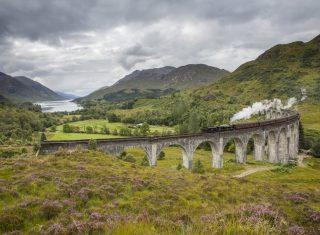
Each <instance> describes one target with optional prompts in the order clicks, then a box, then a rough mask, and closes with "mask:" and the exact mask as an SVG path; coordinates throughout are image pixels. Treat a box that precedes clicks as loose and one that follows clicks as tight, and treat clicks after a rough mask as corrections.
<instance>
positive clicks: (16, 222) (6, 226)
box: [0, 211, 24, 232]
mask: <svg viewBox="0 0 320 235" xmlns="http://www.w3.org/2000/svg"><path fill="white" fill-rule="evenodd" d="M23 226H24V220H23V218H22V217H21V216H20V215H19V214H17V213H15V212H11V211H8V212H7V211H4V212H3V213H2V214H1V215H0V231H2V232H9V231H14V230H18V229H21V228H22V227H23Z"/></svg>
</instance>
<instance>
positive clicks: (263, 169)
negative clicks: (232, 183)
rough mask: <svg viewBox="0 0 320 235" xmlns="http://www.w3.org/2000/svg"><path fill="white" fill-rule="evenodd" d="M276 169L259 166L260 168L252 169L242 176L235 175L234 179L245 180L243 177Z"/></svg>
mask: <svg viewBox="0 0 320 235" xmlns="http://www.w3.org/2000/svg"><path fill="white" fill-rule="evenodd" d="M274 168H276V166H258V167H254V168H250V169H248V170H246V171H244V172H242V173H241V174H239V175H235V176H233V177H234V178H243V177H246V176H248V175H251V174H253V173H256V172H258V171H267V170H272V169H274Z"/></svg>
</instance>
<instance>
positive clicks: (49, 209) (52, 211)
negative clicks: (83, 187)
mask: <svg viewBox="0 0 320 235" xmlns="http://www.w3.org/2000/svg"><path fill="white" fill-rule="evenodd" d="M39 210H40V213H41V214H42V216H44V217H45V218H46V219H51V218H53V217H55V216H57V215H58V214H59V213H60V212H61V210H62V204H61V203H60V202H59V201H49V200H46V201H45V202H44V203H43V204H42V206H41V207H40V209H39Z"/></svg>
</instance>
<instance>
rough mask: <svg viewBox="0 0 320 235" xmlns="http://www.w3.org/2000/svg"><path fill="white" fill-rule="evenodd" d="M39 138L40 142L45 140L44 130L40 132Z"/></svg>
mask: <svg viewBox="0 0 320 235" xmlns="http://www.w3.org/2000/svg"><path fill="white" fill-rule="evenodd" d="M40 140H41V142H42V141H46V140H47V137H46V134H45V133H44V132H42V133H41V138H40Z"/></svg>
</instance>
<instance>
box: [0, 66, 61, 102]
mask: <svg viewBox="0 0 320 235" xmlns="http://www.w3.org/2000/svg"><path fill="white" fill-rule="evenodd" d="M0 84H1V86H0V94H1V95H2V96H3V97H5V98H6V99H8V100H10V101H12V102H15V103H20V102H26V101H30V102H36V101H48V100H62V99H63V97H61V96H60V95H58V94H57V93H55V92H54V91H52V90H50V89H49V88H47V87H45V86H43V85H42V84H40V83H39V82H36V81H33V80H32V79H30V78H27V77H23V76H19V77H12V76H9V75H7V74H5V73H1V72H0Z"/></svg>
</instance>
